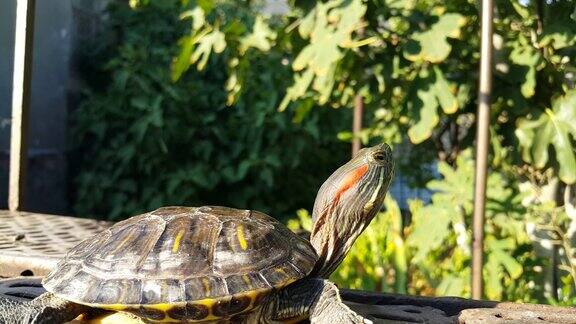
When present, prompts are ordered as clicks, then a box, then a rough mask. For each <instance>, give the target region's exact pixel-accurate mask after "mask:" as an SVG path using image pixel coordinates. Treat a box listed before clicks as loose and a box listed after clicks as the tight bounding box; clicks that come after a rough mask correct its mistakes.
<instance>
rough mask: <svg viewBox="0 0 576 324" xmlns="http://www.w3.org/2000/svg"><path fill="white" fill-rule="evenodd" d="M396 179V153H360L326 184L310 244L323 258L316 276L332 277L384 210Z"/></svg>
mask: <svg viewBox="0 0 576 324" xmlns="http://www.w3.org/2000/svg"><path fill="white" fill-rule="evenodd" d="M393 175H394V161H393V160H392V150H391V149H390V146H388V145H387V144H379V145H376V146H373V147H370V148H364V149H362V150H360V151H359V152H358V153H357V154H356V155H355V156H354V157H353V158H352V160H350V161H349V162H348V163H346V164H344V165H343V166H341V167H340V168H339V169H338V170H336V171H335V172H334V173H333V174H332V175H331V176H330V177H329V178H328V180H326V182H324V184H323V185H322V187H321V188H320V190H319V191H318V195H317V196H316V201H315V203H314V211H313V213H312V221H313V225H312V232H311V234H310V241H311V243H312V245H313V246H314V248H315V249H316V252H317V253H318V256H319V257H320V258H319V260H318V263H317V264H316V268H315V269H314V270H313V272H312V275H315V276H320V277H328V276H329V275H330V274H331V273H332V272H333V271H334V270H335V269H336V267H337V266H338V265H339V264H340V262H342V259H344V256H345V255H346V253H348V250H350V248H351V247H352V244H353V243H354V241H355V240H356V238H357V237H358V236H359V235H360V234H361V233H362V231H364V229H365V228H366V226H368V224H370V222H371V221H372V219H373V218H374V216H375V215H376V213H377V212H378V211H379V210H380V208H381V207H382V203H383V202H384V197H385V196H386V191H387V190H388V186H389V185H390V180H391V179H392V176H393Z"/></svg>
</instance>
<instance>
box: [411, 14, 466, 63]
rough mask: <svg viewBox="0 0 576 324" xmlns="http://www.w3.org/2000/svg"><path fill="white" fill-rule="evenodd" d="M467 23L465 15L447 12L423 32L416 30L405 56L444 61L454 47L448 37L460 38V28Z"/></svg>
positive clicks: (414, 58)
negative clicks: (449, 42)
mask: <svg viewBox="0 0 576 324" xmlns="http://www.w3.org/2000/svg"><path fill="white" fill-rule="evenodd" d="M465 23H466V19H465V18H464V16H462V15H460V14H457V13H447V14H444V15H441V16H439V17H438V21H437V22H436V23H434V24H433V25H432V26H430V29H428V30H426V31H423V32H416V33H414V34H413V35H412V39H411V40H410V41H408V43H407V44H406V46H405V48H404V57H405V58H407V59H408V60H411V61H419V60H423V61H428V62H432V63H438V62H442V61H443V60H445V59H446V57H448V54H450V50H451V49H452V47H451V46H450V44H448V41H447V40H446V38H459V37H460V28H461V27H462V26H463V25H464V24H465Z"/></svg>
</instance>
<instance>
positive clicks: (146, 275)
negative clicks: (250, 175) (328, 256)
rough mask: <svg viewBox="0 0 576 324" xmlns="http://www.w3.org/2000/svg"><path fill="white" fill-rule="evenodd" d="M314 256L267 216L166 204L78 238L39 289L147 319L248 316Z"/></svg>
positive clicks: (310, 264)
mask: <svg viewBox="0 0 576 324" xmlns="http://www.w3.org/2000/svg"><path fill="white" fill-rule="evenodd" d="M317 259H318V257H317V255H316V252H315V251H314V249H313V248H312V246H311V245H310V243H309V242H308V241H307V240H305V239H303V238H301V237H299V236H298V235H296V234H294V233H292V232H291V231H290V230H288V229H287V228H286V227H285V226H284V225H282V224H281V223H280V222H278V221H277V220H275V219H274V218H272V217H270V216H268V215H266V214H264V213H261V212H257V211H251V210H238V209H233V208H227V207H197V208H196V207H164V208H160V209H157V210H155V211H153V212H150V213H146V214H142V215H138V216H134V217H132V218H130V219H127V220H125V221H122V222H119V223H117V224H115V225H114V226H112V227H110V228H108V229H106V230H104V231H103V232H101V233H99V234H97V235H95V236H93V237H90V238H88V239H86V240H84V241H82V242H81V243H80V244H78V245H77V246H76V247H74V248H72V249H71V250H70V251H69V252H68V254H67V255H66V257H65V258H64V259H63V260H62V261H60V262H59V263H58V266H57V267H56V269H54V270H53V271H52V272H51V273H50V274H49V275H48V276H47V277H46V278H45V279H44V281H43V285H44V287H45V288H46V289H47V290H48V291H50V292H52V293H54V294H55V295H56V296H58V297H60V298H64V299H66V300H70V301H73V302H76V303H80V304H86V305H90V306H93V307H99V308H105V309H112V310H121V311H127V312H131V313H134V314H136V315H138V316H140V317H144V318H146V319H148V320H152V321H166V322H172V321H182V320H186V321H207V320H214V319H221V318H230V317H231V316H233V315H235V314H240V313H246V312H249V311H250V310H252V309H253V308H255V307H256V306H258V305H259V304H260V303H261V301H262V300H263V298H265V297H266V296H267V295H268V294H269V293H270V292H271V291H272V290H273V289H275V288H280V287H283V286H286V285H288V284H289V283H291V282H294V281H296V280H298V279H301V278H303V277H305V276H306V275H307V274H308V273H309V272H310V271H311V270H312V268H313V267H314V264H315V263H316V261H317Z"/></svg>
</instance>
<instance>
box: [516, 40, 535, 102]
mask: <svg viewBox="0 0 576 324" xmlns="http://www.w3.org/2000/svg"><path fill="white" fill-rule="evenodd" d="M540 59H541V55H540V53H539V52H537V51H536V50H535V49H534V48H533V47H532V46H530V45H526V46H518V47H515V48H514V49H513V50H512V52H511V53H510V60H511V61H512V62H513V63H516V64H518V65H521V66H523V67H524V68H525V69H526V73H525V74H524V75H523V78H524V82H522V86H521V88H520V91H521V92H522V95H523V96H524V97H526V98H530V97H532V96H533V95H534V93H535V88H536V67H537V66H538V62H539V61H540Z"/></svg>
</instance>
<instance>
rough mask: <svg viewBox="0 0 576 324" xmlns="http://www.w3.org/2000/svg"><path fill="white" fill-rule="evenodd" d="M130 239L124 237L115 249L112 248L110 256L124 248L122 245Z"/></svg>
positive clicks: (127, 236) (129, 236)
mask: <svg viewBox="0 0 576 324" xmlns="http://www.w3.org/2000/svg"><path fill="white" fill-rule="evenodd" d="M130 238H132V236H131V235H126V237H125V238H124V239H123V240H122V241H121V242H120V244H118V245H117V246H116V248H114V250H113V251H112V253H111V254H116V252H118V251H120V249H121V248H123V247H124V245H126V243H127V242H128V240H129V239H130Z"/></svg>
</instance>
